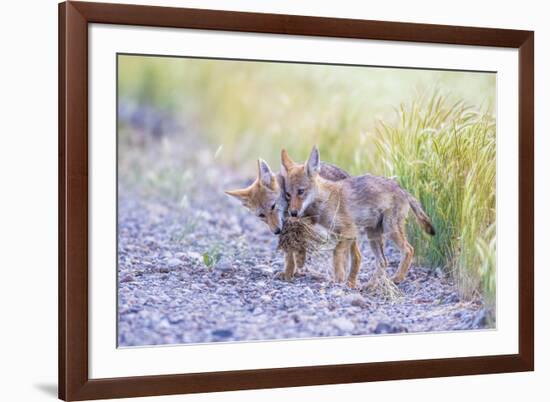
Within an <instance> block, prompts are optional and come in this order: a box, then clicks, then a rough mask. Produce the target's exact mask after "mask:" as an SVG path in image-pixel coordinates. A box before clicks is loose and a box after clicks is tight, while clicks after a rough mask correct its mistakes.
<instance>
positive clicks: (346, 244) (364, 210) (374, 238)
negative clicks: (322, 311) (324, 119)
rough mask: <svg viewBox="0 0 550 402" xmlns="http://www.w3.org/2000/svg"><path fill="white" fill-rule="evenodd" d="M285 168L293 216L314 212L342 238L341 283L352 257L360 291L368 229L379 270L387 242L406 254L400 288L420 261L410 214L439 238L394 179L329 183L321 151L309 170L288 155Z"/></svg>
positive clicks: (337, 265)
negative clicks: (361, 248) (359, 247)
mask: <svg viewBox="0 0 550 402" xmlns="http://www.w3.org/2000/svg"><path fill="white" fill-rule="evenodd" d="M281 164H282V167H281V173H282V175H283V176H284V178H285V180H284V183H285V195H286V197H287V200H288V201H289V207H288V211H289V214H290V215H291V216H298V217H300V216H303V214H304V211H306V210H308V211H309V213H310V214H313V215H315V216H317V222H318V223H319V224H320V225H322V226H324V227H325V228H327V229H329V230H331V231H332V232H334V233H335V234H336V235H337V238H338V243H337V244H336V247H335V249H334V254H333V266H334V275H335V279H336V281H337V282H343V281H344V279H345V274H346V269H347V266H348V264H349V258H350V255H351V270H350V274H349V278H348V285H349V286H350V287H355V286H356V285H357V275H358V273H359V268H360V265H361V254H360V253H358V252H356V249H354V247H353V244H354V243H355V241H356V239H357V237H358V235H359V231H361V230H363V229H364V230H366V232H367V237H368V240H369V243H370V246H371V249H372V252H373V254H374V257H375V259H376V264H377V269H382V268H385V267H386V266H387V264H388V263H387V260H386V257H385V256H384V240H385V238H386V237H389V238H390V239H392V240H393V241H394V242H395V244H396V245H397V247H398V248H399V249H400V251H401V262H400V263H399V269H398V270H397V273H396V274H395V276H394V277H393V280H394V282H395V283H399V282H401V281H402V280H403V279H404V278H405V275H406V274H407V271H408V269H409V267H410V265H411V262H412V258H413V255H414V249H413V247H412V246H411V245H410V244H409V242H408V241H407V237H406V232H405V220H406V218H407V215H408V213H409V209H412V211H413V212H414V214H415V216H416V219H417V221H418V223H419V224H420V226H421V227H422V228H423V229H424V230H425V231H426V232H427V233H429V234H430V235H434V234H435V230H434V228H433V225H432V223H431V221H430V218H429V217H428V215H426V213H425V212H424V210H423V209H422V206H421V205H420V203H419V202H418V200H417V199H416V198H414V197H413V196H412V195H411V194H409V193H408V192H407V191H405V190H404V189H403V188H401V187H400V186H399V184H397V182H395V181H394V180H392V179H387V178H384V177H378V176H372V175H370V174H366V175H363V176H356V177H350V178H347V179H344V180H340V181H337V182H331V181H328V180H325V179H323V178H322V177H321V176H320V175H319V170H320V166H321V159H320V155H319V150H318V149H317V147H313V149H312V151H311V154H310V156H309V159H308V160H307V162H306V163H305V164H297V163H295V162H293V161H292V159H290V157H289V156H288V153H287V152H286V151H285V150H283V151H282V152H281Z"/></svg>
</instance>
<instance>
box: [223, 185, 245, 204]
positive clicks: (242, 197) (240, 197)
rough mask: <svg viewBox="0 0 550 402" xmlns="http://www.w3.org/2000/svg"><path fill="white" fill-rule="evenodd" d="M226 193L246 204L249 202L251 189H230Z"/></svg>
mask: <svg viewBox="0 0 550 402" xmlns="http://www.w3.org/2000/svg"><path fill="white" fill-rule="evenodd" d="M225 194H227V195H230V196H231V197H235V198H236V199H238V200H239V201H240V202H242V203H243V204H246V203H247V202H248V199H249V198H250V191H249V189H248V188H243V189H240V190H228V191H226V192H225Z"/></svg>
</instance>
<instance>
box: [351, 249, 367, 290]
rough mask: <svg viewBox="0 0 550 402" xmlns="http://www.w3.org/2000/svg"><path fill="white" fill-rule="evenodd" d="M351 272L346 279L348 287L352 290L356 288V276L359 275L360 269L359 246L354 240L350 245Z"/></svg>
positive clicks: (360, 256)
mask: <svg viewBox="0 0 550 402" xmlns="http://www.w3.org/2000/svg"><path fill="white" fill-rule="evenodd" d="M350 254H351V270H350V273H349V277H348V286H349V287H350V288H352V289H355V288H356V287H357V275H358V274H359V269H360V268H361V259H362V258H363V256H362V255H361V250H359V245H358V244H357V240H355V241H354V242H353V243H352V245H351V250H350Z"/></svg>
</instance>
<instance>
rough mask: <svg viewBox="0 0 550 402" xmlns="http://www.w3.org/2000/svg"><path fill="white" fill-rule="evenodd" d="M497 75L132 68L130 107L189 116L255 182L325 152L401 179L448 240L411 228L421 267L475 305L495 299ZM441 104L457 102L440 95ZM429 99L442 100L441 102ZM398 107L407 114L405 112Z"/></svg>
mask: <svg viewBox="0 0 550 402" xmlns="http://www.w3.org/2000/svg"><path fill="white" fill-rule="evenodd" d="M495 88H496V78H495V75H494V74H486V73H464V72H452V71H427V70H408V69H392V68H364V67H350V66H346V67H342V66H326V65H300V64H286V63H255V62H242V61H220V60H197V59H178V58H156V57H137V56H120V58H119V94H120V97H121V100H130V101H132V102H138V103H139V102H145V103H148V104H151V105H153V106H155V107H158V108H161V109H164V110H169V111H171V112H172V113H173V114H174V115H176V116H182V119H183V120H185V125H186V126H187V130H189V129H192V130H197V131H200V135H202V136H204V137H205V138H207V139H208V142H209V143H210V144H211V147H212V151H213V152H214V151H215V150H221V151H220V152H219V158H218V159H217V160H219V161H220V163H224V164H226V165H228V166H230V167H233V168H235V169H239V170H240V171H244V172H248V173H249V174H250V175H253V174H254V169H255V162H254V161H255V159H256V158H257V157H259V156H261V157H262V158H264V159H266V160H267V161H268V162H269V163H270V164H271V166H272V167H273V168H276V167H278V166H279V155H280V149H281V148H286V149H287V150H288V151H289V153H290V155H291V156H292V157H293V158H295V159H296V160H298V161H303V160H304V159H305V158H306V157H307V155H308V153H309V151H310V149H311V146H312V145H313V144H317V145H318V146H319V148H320V151H321V157H322V159H323V160H326V161H329V162H332V163H335V164H337V165H339V166H340V167H342V168H344V169H346V170H348V171H349V172H350V173H352V174H362V173H365V172H371V173H374V174H379V175H386V176H395V177H396V178H397V180H398V181H399V182H400V183H401V184H402V185H403V186H404V187H405V188H406V189H407V190H408V191H410V192H411V193H412V194H414V195H415V196H416V197H418V198H419V199H420V200H421V202H422V204H423V205H424V207H425V208H426V210H427V212H428V214H429V215H430V216H431V217H432V219H433V220H434V224H435V227H436V230H437V235H436V236H435V238H433V239H428V238H426V237H425V236H426V235H424V234H423V233H421V232H420V230H419V228H418V226H417V225H416V224H415V223H411V224H409V226H408V230H409V232H410V237H411V239H412V243H413V246H414V247H415V249H416V256H417V258H418V259H419V260H421V261H422V262H423V263H425V264H428V265H431V266H433V267H442V268H444V269H446V270H447V271H448V272H449V273H450V274H451V275H453V277H454V278H455V279H456V281H457V284H458V286H459V289H460V290H461V291H462V293H463V294H464V295H465V296H471V295H474V294H476V293H481V294H483V295H484V296H485V299H486V301H487V302H488V304H489V305H490V304H492V301H494V294H495V269H496V257H495V244H496V242H495V236H496V234H495V233H496V231H495V226H494V222H495V190H496V182H495V175H496V159H495V158H496V129H495V121H494V110H493V108H494V96H495V93H496V90H495ZM438 93H442V94H445V96H441V95H437V94H438ZM426 94H435V95H429V96H427V95H426ZM396 107H397V110H396V109H395V108H396Z"/></svg>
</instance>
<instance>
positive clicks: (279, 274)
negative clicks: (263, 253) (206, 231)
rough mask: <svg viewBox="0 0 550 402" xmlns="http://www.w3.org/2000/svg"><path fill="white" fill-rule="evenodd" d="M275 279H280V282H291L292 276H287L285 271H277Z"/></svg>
mask: <svg viewBox="0 0 550 402" xmlns="http://www.w3.org/2000/svg"><path fill="white" fill-rule="evenodd" d="M275 279H280V280H281V281H286V282H291V281H292V279H294V275H293V274H289V273H288V272H285V271H279V272H277V273H276V274H275Z"/></svg>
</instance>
